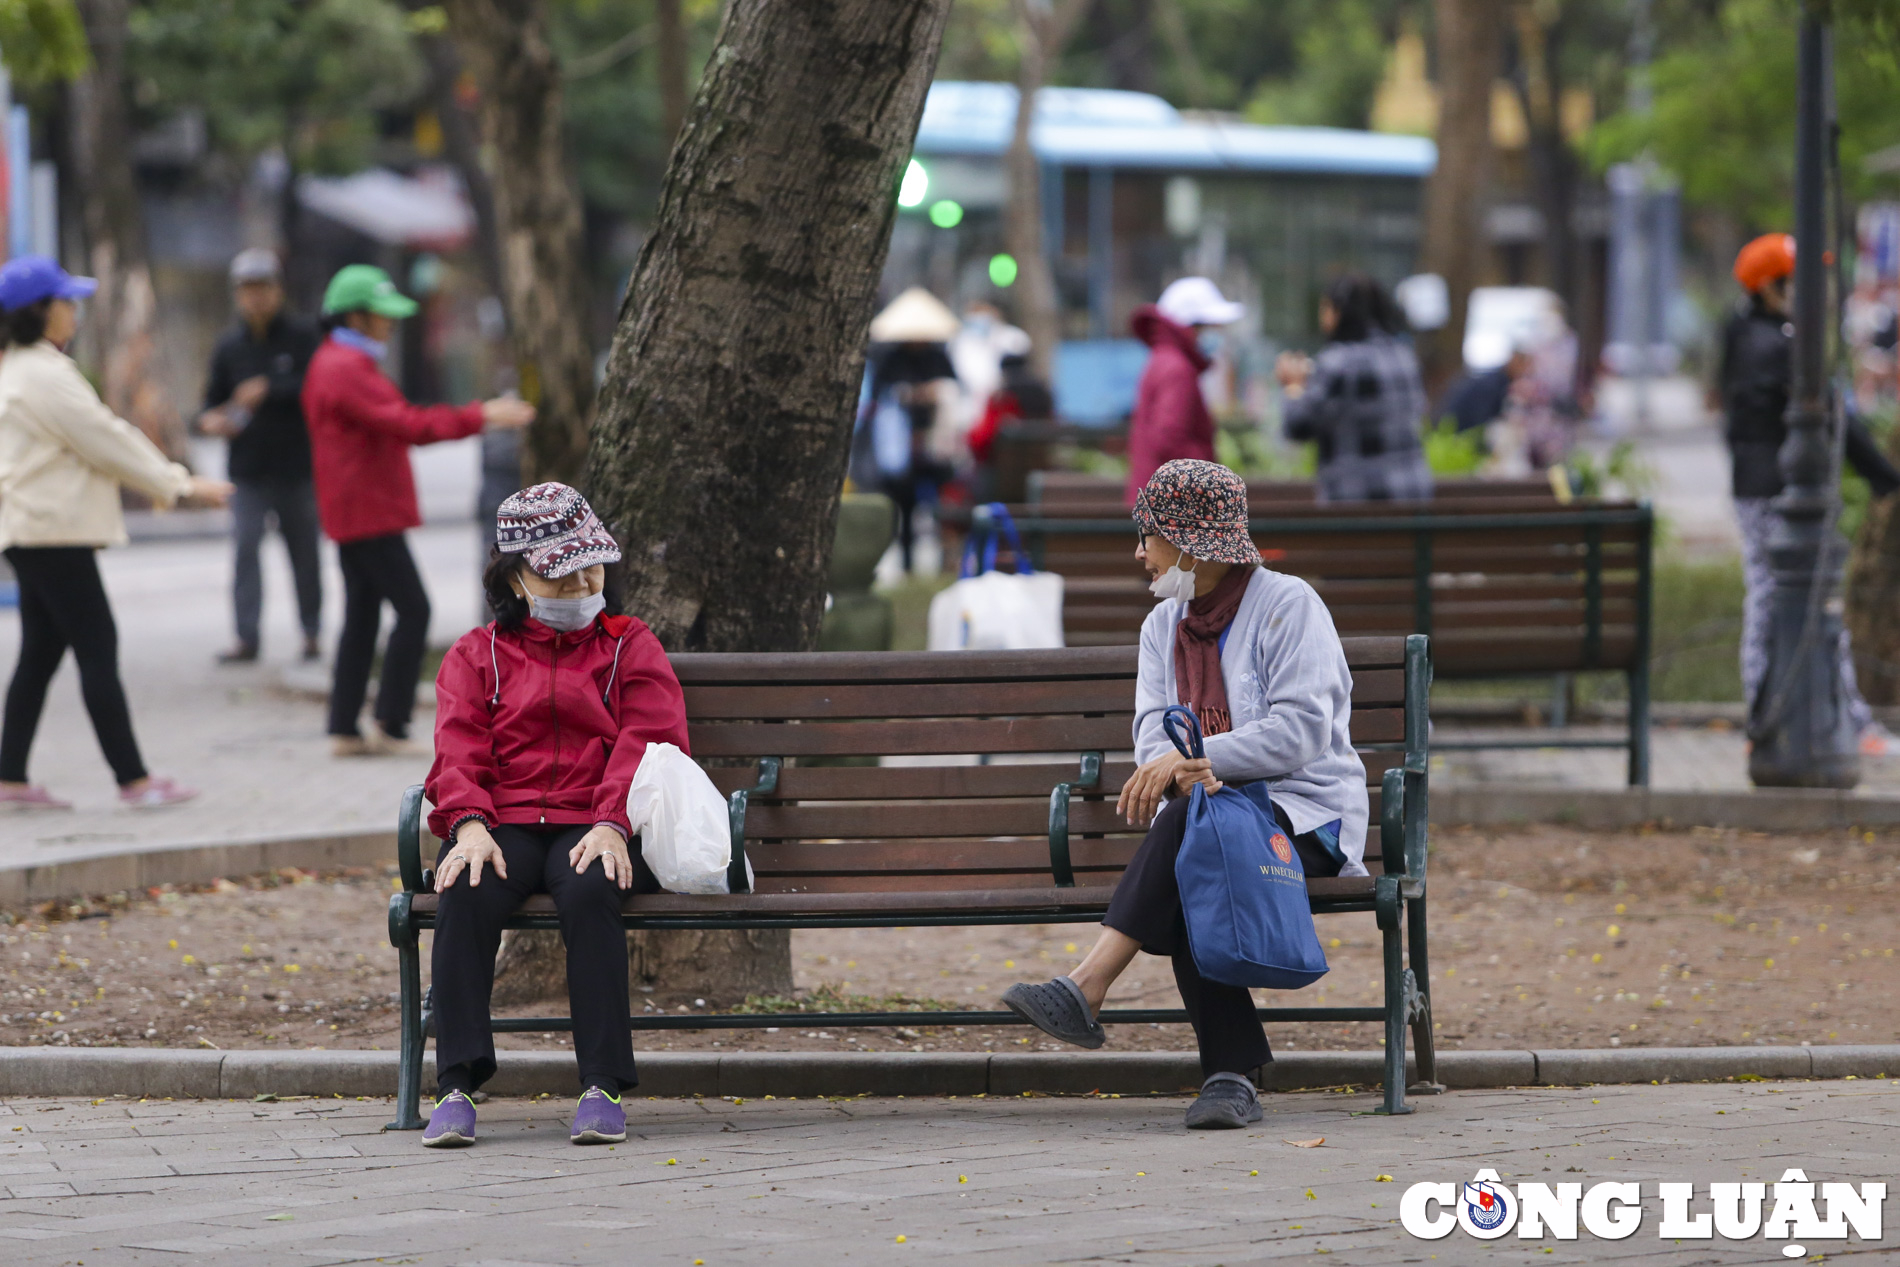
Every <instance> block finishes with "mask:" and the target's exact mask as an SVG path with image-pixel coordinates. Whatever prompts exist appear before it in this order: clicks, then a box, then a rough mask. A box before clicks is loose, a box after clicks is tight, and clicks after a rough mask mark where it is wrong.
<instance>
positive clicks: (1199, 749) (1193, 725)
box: [1161, 704, 1207, 761]
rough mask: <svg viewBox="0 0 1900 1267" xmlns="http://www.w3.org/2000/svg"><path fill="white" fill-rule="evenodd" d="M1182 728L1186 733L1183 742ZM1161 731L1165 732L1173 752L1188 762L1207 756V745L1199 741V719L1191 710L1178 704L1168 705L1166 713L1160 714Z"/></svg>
mask: <svg viewBox="0 0 1900 1267" xmlns="http://www.w3.org/2000/svg"><path fill="white" fill-rule="evenodd" d="M1183 719H1185V720H1183ZM1183 728H1185V729H1186V731H1187V739H1186V740H1185V741H1184V740H1183V739H1182V738H1181V731H1182V729H1183ZM1161 729H1162V730H1163V731H1165V732H1167V736H1168V741H1169V742H1170V743H1172V744H1173V745H1174V750H1175V751H1176V752H1178V753H1180V754H1181V755H1182V756H1184V757H1186V758H1187V759H1188V760H1190V761H1199V760H1202V759H1203V758H1205V757H1206V756H1207V745H1206V744H1205V743H1203V742H1202V740H1201V719H1200V718H1198V717H1196V716H1195V715H1194V710H1193V709H1191V708H1186V707H1183V706H1182V705H1180V704H1170V705H1168V708H1167V711H1166V712H1164V713H1162V714H1161Z"/></svg>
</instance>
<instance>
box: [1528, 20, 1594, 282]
mask: <svg viewBox="0 0 1900 1267" xmlns="http://www.w3.org/2000/svg"><path fill="white" fill-rule="evenodd" d="M1512 16H1513V18H1514V20H1515V23H1516V30H1517V49H1518V57H1517V62H1518V65H1517V73H1516V75H1515V77H1514V79H1515V85H1514V86H1515V87H1516V88H1517V95H1518V101H1519V103H1520V104H1521V105H1522V106H1523V109H1524V119H1525V123H1526V125H1527V129H1528V133H1529V135H1528V138H1527V144H1526V157H1527V158H1528V159H1529V162H1530V167H1531V176H1532V179H1531V189H1532V196H1533V197H1534V198H1535V199H1536V200H1537V209H1538V212H1539V213H1540V214H1541V215H1542V216H1543V220H1544V241H1543V250H1542V251H1541V255H1542V256H1543V269H1542V276H1541V279H1540V280H1542V282H1543V284H1544V285H1546V286H1548V287H1550V288H1551V289H1552V290H1554V291H1556V292H1557V294H1558V295H1559V296H1561V297H1562V299H1563V301H1564V303H1565V305H1567V306H1568V307H1569V309H1570V310H1571V311H1572V312H1573V313H1574V312H1575V311H1576V309H1577V299H1578V296H1577V284H1576V272H1577V269H1576V235H1575V234H1574V233H1572V232H1571V225H1570V214H1571V211H1572V210H1573V209H1574V208H1575V205H1576V196H1577V157H1576V154H1575V153H1574V152H1573V151H1572V150H1571V148H1570V142H1569V139H1568V138H1567V137H1565V136H1564V119H1563V95H1564V81H1563V37H1564V24H1563V12H1562V10H1561V9H1560V8H1558V7H1556V6H1552V7H1551V8H1550V9H1549V11H1545V9H1544V7H1543V6H1541V5H1535V4H1520V5H1518V6H1517V8H1516V11H1515V12H1514V13H1513V15H1512Z"/></svg>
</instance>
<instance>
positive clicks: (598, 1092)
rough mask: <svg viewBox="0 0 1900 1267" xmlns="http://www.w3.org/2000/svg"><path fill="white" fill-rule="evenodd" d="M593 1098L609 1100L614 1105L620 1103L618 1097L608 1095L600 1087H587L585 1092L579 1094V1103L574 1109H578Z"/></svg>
mask: <svg viewBox="0 0 1900 1267" xmlns="http://www.w3.org/2000/svg"><path fill="white" fill-rule="evenodd" d="M595 1096H599V1097H600V1098H601V1099H603V1100H610V1101H612V1102H613V1103H615V1104H618V1103H620V1097H619V1096H617V1095H608V1094H607V1092H606V1090H605V1089H603V1088H601V1087H589V1088H587V1090H585V1091H583V1092H581V1098H580V1100H579V1102H578V1103H577V1104H576V1107H577V1108H578V1107H579V1105H581V1104H585V1103H587V1102H588V1101H589V1100H591V1099H593V1098H594V1097H595Z"/></svg>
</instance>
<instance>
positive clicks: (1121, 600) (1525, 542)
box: [972, 498, 1654, 786]
mask: <svg viewBox="0 0 1900 1267" xmlns="http://www.w3.org/2000/svg"><path fill="white" fill-rule="evenodd" d="M1015 526H1016V529H1017V531H1018V532H1019V533H1020V535H1021V539H1022V541H1023V544H1024V547H1025V549H1027V551H1028V552H1029V554H1030V556H1031V557H1032V559H1033V560H1034V562H1035V565H1036V566H1037V567H1039V568H1044V569H1047V570H1048V571H1052V572H1059V573H1061V574H1062V576H1063V578H1064V580H1065V586H1064V595H1063V627H1064V632H1065V637H1066V640H1067V642H1068V644H1069V645H1070V646H1102V645H1112V644H1116V643H1128V642H1134V641H1137V640H1138V639H1139V637H1140V634H1141V623H1142V621H1143V620H1144V619H1146V617H1147V615H1148V613H1149V612H1150V611H1152V610H1153V609H1154V604H1155V599H1154V596H1153V595H1152V594H1150V593H1149V591H1148V578H1147V575H1146V574H1145V573H1144V572H1143V571H1142V569H1141V566H1140V565H1139V564H1138V563H1137V562H1136V561H1135V557H1134V552H1135V544H1136V543H1135V532H1134V527H1133V525H1132V524H1131V522H1130V521H1129V519H1128V518H1127V515H1126V512H1123V513H1121V514H1119V515H1118V516H1116V517H1112V518H1107V517H1105V518H1096V519H1088V518H1080V517H1075V516H1071V515H1066V514H1062V515H1046V516H1033V517H1030V518H1017V519H1016V521H1015ZM1249 529H1250V531H1251V532H1252V534H1253V538H1254V541H1255V543H1256V544H1258V545H1259V546H1260V549H1261V555H1262V558H1263V559H1264V560H1265V561H1266V564H1267V566H1268V567H1271V568H1273V569H1274V570H1275V571H1279V572H1286V573H1289V574H1291V575H1294V576H1299V577H1302V578H1304V579H1305V580H1307V581H1309V582H1310V583H1311V584H1312V585H1313V587H1314V588H1315V589H1316V590H1318V591H1319V594H1320V597H1321V598H1323V599H1324V600H1325V601H1326V606H1327V608H1328V609H1329V610H1330V611H1331V612H1332V616H1333V624H1334V625H1335V626H1336V627H1337V628H1338V630H1339V632H1340V634H1341V635H1342V636H1352V635H1361V634H1408V633H1422V634H1428V635H1430V636H1431V638H1432V672H1433V675H1434V676H1435V677H1436V678H1437V679H1439V680H1441V681H1452V680H1474V679H1485V678H1493V679H1495V678H1513V677H1533V676H1546V675H1558V674H1570V673H1577V672H1585V671H1590V670H1614V671H1620V672H1622V673H1623V674H1624V676H1625V679H1626V680H1627V682H1628V686H1629V720H1628V729H1627V734H1626V736H1625V737H1624V738H1620V739H1612V738H1600V737H1590V736H1575V735H1572V734H1568V733H1566V732H1565V731H1564V730H1562V729H1555V730H1543V731H1538V732H1536V733H1534V734H1531V735H1527V736H1524V737H1505V736H1502V735H1496V736H1487V737H1482V738H1474V739H1461V740H1447V741H1441V742H1439V743H1438V744H1437V747H1438V748H1439V749H1440V750H1445V751H1450V750H1458V749H1491V748H1546V747H1555V748H1624V749H1626V750H1627V752H1628V756H1629V762H1628V777H1629V782H1630V784H1631V785H1632V786H1641V785H1646V784H1647V783H1648V782H1649V648H1650V625H1651V588H1652V586H1651V545H1652V537H1653V533H1654V517H1653V515H1652V514H1651V511H1650V508H1649V507H1648V505H1646V504H1642V503H1636V502H1608V501H1579V502H1572V503H1570V504H1568V505H1562V504H1559V503H1558V502H1556V501H1555V500H1554V499H1552V500H1543V501H1539V500H1534V499H1510V498H1497V499H1494V500H1493V501H1491V502H1489V503H1484V502H1479V501H1467V502H1462V503H1457V504H1447V503H1440V502H1430V503H1424V502H1411V503H1398V502H1384V503H1380V502H1369V503H1364V504H1360V505H1351V506H1302V507H1297V508H1294V507H1280V506H1273V507H1269V509H1268V511H1267V512H1266V513H1264V514H1260V515H1256V516H1254V517H1253V518H1252V519H1251V520H1250V522H1249ZM972 531H973V532H975V533H977V534H978V535H979V536H981V535H983V534H986V533H988V532H990V531H992V529H991V527H990V525H989V523H988V521H987V519H986V517H985V514H984V513H983V509H982V508H980V507H979V508H978V514H977V515H976V517H975V520H974V522H973V525H972ZM1003 558H1004V559H1005V561H1006V565H1007V560H1008V551H1007V549H1005V550H1004V551H1003Z"/></svg>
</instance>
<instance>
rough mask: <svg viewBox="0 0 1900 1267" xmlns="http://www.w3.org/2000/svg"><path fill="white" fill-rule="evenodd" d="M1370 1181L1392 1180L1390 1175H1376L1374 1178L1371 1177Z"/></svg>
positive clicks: (1389, 1181) (1384, 1181) (1383, 1181)
mask: <svg viewBox="0 0 1900 1267" xmlns="http://www.w3.org/2000/svg"><path fill="white" fill-rule="evenodd" d="M1372 1182H1374V1183H1391V1182H1392V1176H1391V1175H1378V1176H1376V1177H1375V1178H1374V1179H1373V1181H1372Z"/></svg>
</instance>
